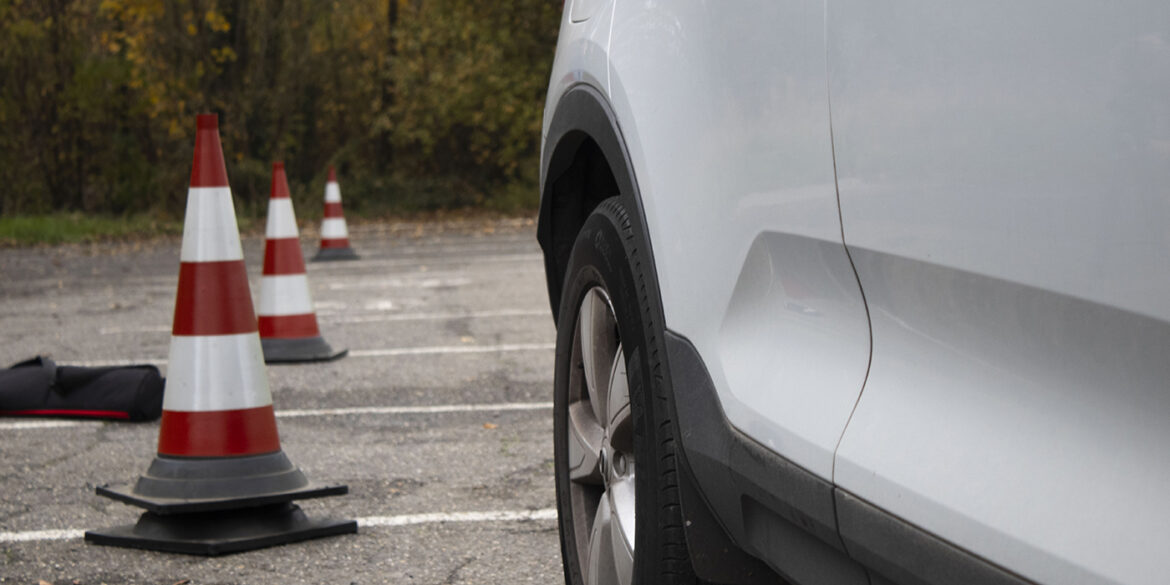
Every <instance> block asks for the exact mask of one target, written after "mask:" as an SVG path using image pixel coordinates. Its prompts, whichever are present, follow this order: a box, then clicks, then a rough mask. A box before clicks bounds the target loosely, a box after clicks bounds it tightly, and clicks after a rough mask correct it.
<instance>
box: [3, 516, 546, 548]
mask: <svg viewBox="0 0 1170 585" xmlns="http://www.w3.org/2000/svg"><path fill="white" fill-rule="evenodd" d="M556 518H557V511H556V509H555V508H543V509H540V510H490V511H487V512H436V513H432V514H406V515H402V516H367V517H365V518H358V519H357V523H358V526H360V527H362V528H381V527H395V526H415V525H418V524H445V523H457V522H458V523H463V522H539V521H546V520H556ZM84 536H85V531H84V530H78V529H76V528H71V529H65V530H28V531H24V532H0V543H4V542H45V541H52V540H76V539H80V538H83V537H84Z"/></svg>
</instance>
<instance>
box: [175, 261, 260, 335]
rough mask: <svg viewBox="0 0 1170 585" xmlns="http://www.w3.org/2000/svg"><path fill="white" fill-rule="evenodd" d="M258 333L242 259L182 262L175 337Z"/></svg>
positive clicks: (176, 306)
mask: <svg viewBox="0 0 1170 585" xmlns="http://www.w3.org/2000/svg"><path fill="white" fill-rule="evenodd" d="M253 331H256V313H255V312H254V311H253V310H252V293H251V291H250V290H249V289H248V272H247V269H246V268H245V267H244V261H243V260H225V261H222V262H182V263H180V264H179V291H178V294H177V295H176V296H175V322H174V328H173V329H172V330H171V332H172V333H173V334H174V335H234V334H238V333H251V332H253Z"/></svg>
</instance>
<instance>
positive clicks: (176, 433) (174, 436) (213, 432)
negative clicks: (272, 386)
mask: <svg viewBox="0 0 1170 585" xmlns="http://www.w3.org/2000/svg"><path fill="white" fill-rule="evenodd" d="M161 424H162V426H161V428H160V430H159V435H158V454H159V455H175V456H180V457H236V456H242V455H262V454H264V453H274V452H276V451H279V450H280V437H279V436H278V435H277V433H276V413H275V411H273V409H272V405H271V404H269V405H268V406H261V407H257V408H246V409H242V410H211V411H204V412H183V411H170V410H164V411H163V413H162V423H161Z"/></svg>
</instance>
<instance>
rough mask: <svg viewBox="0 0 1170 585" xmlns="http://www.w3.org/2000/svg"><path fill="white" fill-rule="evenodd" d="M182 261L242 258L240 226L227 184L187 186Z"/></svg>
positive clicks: (217, 260) (215, 260)
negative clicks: (218, 185) (237, 222)
mask: <svg viewBox="0 0 1170 585" xmlns="http://www.w3.org/2000/svg"><path fill="white" fill-rule="evenodd" d="M179 259H180V260H181V261H182V262H219V261H223V260H243V259H244V251H243V249H242V248H241V247H240V230H239V228H238V227H237V226H236V211H235V208H234V207H232V191H231V189H230V188H228V187H191V188H190V189H189V190H188V191H187V215H186V218H185V219H184V220H183V248H182V251H181V252H180V255H179Z"/></svg>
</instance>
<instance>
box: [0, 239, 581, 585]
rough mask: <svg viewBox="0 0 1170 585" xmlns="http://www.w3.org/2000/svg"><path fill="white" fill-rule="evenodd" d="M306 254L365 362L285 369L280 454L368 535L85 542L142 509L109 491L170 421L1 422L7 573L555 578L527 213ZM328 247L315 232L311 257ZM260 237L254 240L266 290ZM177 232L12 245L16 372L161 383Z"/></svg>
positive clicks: (0, 356) (342, 336)
mask: <svg viewBox="0 0 1170 585" xmlns="http://www.w3.org/2000/svg"><path fill="white" fill-rule="evenodd" d="M351 241H352V242H353V246H354V249H355V250H356V251H357V252H358V253H359V254H360V255H361V256H362V259H361V260H358V261H353V262H333V263H316V262H310V263H308V274H309V281H310V285H311V292H312V297H313V301H314V305H315V308H316V310H317V316H318V320H319V322H320V326H321V332H322V335H323V336H324V337H325V339H326V340H327V341H328V342H329V343H330V344H332V345H333V346H334V347H335V348H341V347H346V348H349V350H350V355H349V356H348V357H346V358H344V359H341V360H338V361H335V362H331V363H324V364H309V365H272V366H268V368H267V371H268V380H269V386H270V388H271V391H272V397H273V403H274V406H275V409H276V412H277V422H278V426H279V432H280V439H281V444H282V447H283V449H284V451H285V453H286V454H287V455H288V456H289V458H290V459H291V460H292V461H293V463H295V464H296V465H298V466H300V467H301V469H302V470H304V472H305V473H306V475H307V476H308V477H309V479H310V480H312V481H314V482H317V483H323V484H338V483H341V484H347V485H348V486H349V490H350V492H349V494H348V495H345V496H340V497H332V498H325V499H319V500H305V501H302V502H301V506H302V508H304V509H305V511H306V512H307V513H308V514H309V515H310V516H312V517H325V516H334V517H346V518H353V519H357V521H358V524H359V529H358V534H356V535H348V536H340V537H332V538H326V539H320V540H314V541H308V542H302V543H296V544H289V545H284V546H279V547H275V548H269V549H264V550H259V551H253V552H247V553H242V554H236V555H228V556H223V557H214V558H206V557H198V556H186V555H176V554H167V553H158V552H149V551H140V550H133V549H121V548H111V547H102V546H95V545H91V544H87V543H85V542H84V541H83V540H82V537H81V534H82V533H83V532H84V531H85V530H90V529H98V528H107V527H111V526H115V525H120V524H130V523H133V522H134V521H135V520H136V519H137V518H138V516H139V514H140V512H141V510H139V509H137V508H133V507H130V506H126V505H124V504H120V503H117V502H114V501H112V500H109V499H105V498H101V497H98V496H97V495H95V494H94V488H95V486H98V485H103V484H111V485H114V486H126V485H130V484H132V482H133V481H134V480H136V479H137V477H138V476H139V475H140V474H142V473H143V472H144V471H145V470H146V468H147V466H148V465H149V464H150V462H151V460H152V459H153V457H154V455H155V451H156V448H157V441H158V429H159V427H158V423H157V422H155V423H142V424H136V423H121V422H93V421H68V420H57V419H18V418H0V491H2V493H3V497H2V498H0V553H2V556H0V582H3V583H34V584H35V583H38V582H39V581H45V582H48V583H53V584H75V583H76V584H85V585H89V584H94V585H96V584H99V583H107V584H110V585H113V584H118V583H164V584H167V585H173V584H177V583H182V584H190V585H204V584H212V583H223V584H227V583H363V584H364V583H410V584H415V583H417V584H431V583H435V584H439V583H542V584H543V583H555V582H557V581H559V580H560V579H561V576H560V556H559V555H560V553H559V545H558V543H557V534H556V523H555V512H554V510H553V509H554V507H555V495H554V490H553V479H552V477H553V476H552V467H553V461H552V443H551V435H552V418H551V396H552V394H551V387H552V362H553V355H554V352H553V342H554V338H555V331H554V327H553V323H552V318H551V316H550V314H549V309H548V300H547V296H546V292H545V285H544V274H543V271H542V268H541V266H542V263H541V259H540V254H539V248H538V246H537V245H536V242H535V226H534V225H533V224H532V222H531V221H529V220H463V221H457V222H430V223H401V224H364V225H360V226H351ZM315 246H316V240H314V239H312V238H309V237H302V247H303V250H304V251H305V253H306V258H310V257H311V256H312V254H313V253H314V252H315V251H316V248H315ZM263 247H264V240H263V238H262V237H248V238H245V239H244V253H245V258H246V261H247V265H248V271H249V276H250V277H251V283H252V294H253V298H254V299H255V298H256V297H257V295H258V292H259V278H260V268H261V263H262V258H263ZM178 257H179V241H178V239H177V238H176V239H171V240H163V241H156V242H150V243H146V244H143V243H129V244H104V245H84V246H62V247H49V248H23V249H12V248H10V249H2V250H0V367H6V366H8V365H11V364H12V363H15V362H17V361H21V360H24V359H27V358H31V357H33V356H35V355H47V356H50V357H51V358H52V359H54V360H55V361H57V362H58V363H59V364H63V365H64V364H74V365H108V364H120V363H153V364H157V365H159V366H160V368H161V369H162V371H163V373H164V375H165V373H166V359H167V353H168V349H169V343H170V326H171V319H172V315H173V310H174V297H175V287H176V282H177V278H178V267H179V260H178Z"/></svg>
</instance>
